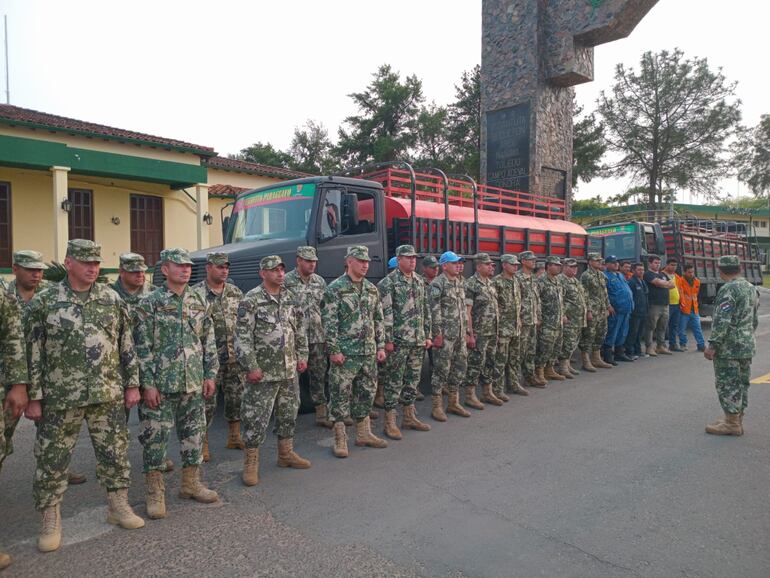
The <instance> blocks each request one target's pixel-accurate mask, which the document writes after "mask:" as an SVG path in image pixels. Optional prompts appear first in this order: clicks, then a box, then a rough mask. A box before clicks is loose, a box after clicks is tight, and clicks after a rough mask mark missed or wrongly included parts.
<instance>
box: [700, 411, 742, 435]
mask: <svg viewBox="0 0 770 578" xmlns="http://www.w3.org/2000/svg"><path fill="white" fill-rule="evenodd" d="M706 433H707V434H711V435H716V436H741V435H743V428H742V427H741V416H740V414H738V413H725V419H724V420H721V419H718V420H717V421H715V422H714V423H710V424H709V425H707V426H706Z"/></svg>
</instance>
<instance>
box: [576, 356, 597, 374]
mask: <svg viewBox="0 0 770 578" xmlns="http://www.w3.org/2000/svg"><path fill="white" fill-rule="evenodd" d="M580 359H581V361H582V362H583V370H584V371H588V372H589V373H596V368H595V367H594V365H593V363H591V356H590V354H589V353H588V352H587V351H581V352H580Z"/></svg>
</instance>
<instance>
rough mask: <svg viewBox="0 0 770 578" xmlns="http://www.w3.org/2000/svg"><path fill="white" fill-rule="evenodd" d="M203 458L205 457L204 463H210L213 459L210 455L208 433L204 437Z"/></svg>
mask: <svg viewBox="0 0 770 578" xmlns="http://www.w3.org/2000/svg"><path fill="white" fill-rule="evenodd" d="M201 456H202V457H203V461H204V462H208V461H209V460H210V459H211V454H210V453H209V432H206V435H204V436H203V448H202V449H201Z"/></svg>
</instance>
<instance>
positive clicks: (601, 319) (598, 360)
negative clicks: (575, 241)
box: [580, 253, 612, 371]
mask: <svg viewBox="0 0 770 578" xmlns="http://www.w3.org/2000/svg"><path fill="white" fill-rule="evenodd" d="M580 283H581V284H582V285H583V289H584V290H585V294H586V297H587V299H588V302H587V304H588V314H587V316H586V319H587V322H586V326H585V328H584V329H583V332H582V334H581V336H580V352H581V356H582V360H583V368H584V369H585V370H586V371H591V370H592V369H594V368H595V367H602V368H605V369H608V368H611V367H612V366H611V365H610V364H609V363H605V362H604V360H603V359H602V356H601V349H602V344H603V343H604V337H605V335H607V316H608V315H609V309H610V299H609V296H608V295H607V277H605V276H604V273H603V272H602V256H601V255H600V254H599V253H589V254H588V269H586V270H585V271H583V274H582V275H581V276H580Z"/></svg>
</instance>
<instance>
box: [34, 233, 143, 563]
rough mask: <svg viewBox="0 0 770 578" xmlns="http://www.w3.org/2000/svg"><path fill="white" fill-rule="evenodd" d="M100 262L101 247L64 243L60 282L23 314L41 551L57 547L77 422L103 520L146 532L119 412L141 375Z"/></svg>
mask: <svg viewBox="0 0 770 578" xmlns="http://www.w3.org/2000/svg"><path fill="white" fill-rule="evenodd" d="M101 261H102V257H101V247H100V246H99V245H97V244H96V243H94V242H93V241H86V240H83V239H73V240H71V241H69V242H68V243H67V256H66V257H65V259H64V266H65V267H66V268H67V276H66V278H65V279H64V281H62V282H61V283H58V284H57V285H54V286H52V287H50V288H49V289H46V290H44V291H43V292H41V293H40V294H38V295H37V296H35V297H34V298H33V299H32V301H31V302H30V304H29V305H28V308H27V319H26V322H25V327H26V339H27V355H28V359H29V377H30V396H29V397H30V402H29V407H28V408H27V417H29V418H30V419H33V420H40V425H39V427H38V430H37V438H36V440H35V457H36V458H37V468H36V470H35V481H34V484H33V494H34V498H35V506H36V507H37V509H38V510H40V511H41V512H42V515H43V516H42V517H43V521H42V522H43V523H42V528H41V531H40V537H39V538H38V543H37V546H38V549H39V550H40V551H41V552H51V551H53V550H56V549H58V548H59V545H60V544H61V513H60V509H59V508H60V504H61V501H62V497H63V495H64V491H65V490H66V489H67V468H68V466H69V462H70V459H71V458H72V450H73V448H74V447H75V443H76V442H77V439H78V434H79V433H80V427H81V425H82V423H83V420H85V421H86V423H87V424H88V433H89V434H90V436H91V443H92V444H93V446H94V452H95V453H96V475H97V477H98V478H99V481H100V482H101V483H102V485H103V486H104V487H105V488H106V490H107V498H108V501H109V512H108V514H107V521H108V522H109V523H111V524H118V525H120V526H121V527H123V528H127V529H134V528H141V527H142V526H144V520H142V519H141V518H140V517H139V516H137V515H135V514H134V512H133V510H132V509H131V506H129V504H128V486H129V485H130V474H131V465H130V464H129V462H128V427H127V426H126V418H125V414H124V411H123V408H124V404H125V407H132V406H134V405H136V403H137V402H138V401H139V389H138V388H139V375H138V369H139V368H138V366H137V360H136V356H135V352H134V342H133V339H132V337H131V322H130V320H129V317H128V308H127V307H126V305H125V303H123V301H122V300H121V299H120V298H119V297H118V296H117V295H116V294H115V292H114V291H113V290H112V289H110V288H109V287H107V286H106V285H102V284H99V283H96V278H97V277H98V276H99V267H100V263H101Z"/></svg>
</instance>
